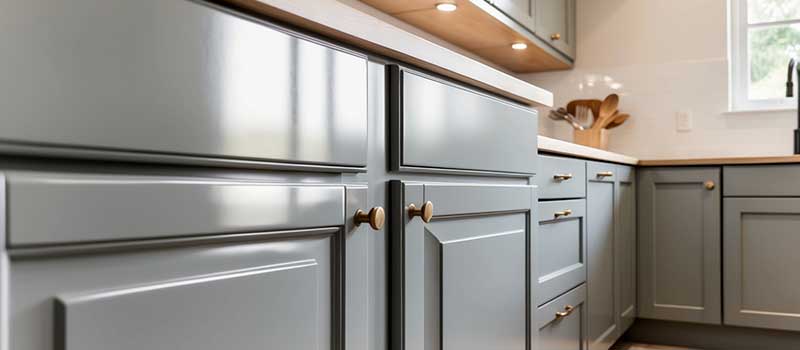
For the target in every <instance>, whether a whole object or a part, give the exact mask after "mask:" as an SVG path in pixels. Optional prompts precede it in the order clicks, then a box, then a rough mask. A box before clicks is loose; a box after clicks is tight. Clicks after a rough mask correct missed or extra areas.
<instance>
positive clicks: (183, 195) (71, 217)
mask: <svg viewBox="0 0 800 350" xmlns="http://www.w3.org/2000/svg"><path fill="white" fill-rule="evenodd" d="M6 194H7V198H6V201H5V203H6V215H7V219H8V221H7V230H8V240H9V241H8V243H9V245H10V246H12V247H15V246H32V245H50V244H62V243H78V242H103V241H114V240H137V239H148V238H158V237H185V236H199V235H210V234H223V233H242V232H265V231H272V230H287V229H302V228H312V227H325V226H341V225H342V224H343V222H344V203H345V201H344V199H345V187H344V186H343V185H295V184H274V183H256V182H230V181H217V180H198V179H186V178H174V177H163V176H123V175H98V174H61V173H49V172H21V171H20V172H18V171H12V172H8V173H6Z"/></svg>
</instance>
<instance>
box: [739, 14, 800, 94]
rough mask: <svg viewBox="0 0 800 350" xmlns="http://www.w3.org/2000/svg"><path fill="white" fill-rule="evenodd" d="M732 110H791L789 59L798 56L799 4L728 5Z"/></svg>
mask: <svg viewBox="0 0 800 350" xmlns="http://www.w3.org/2000/svg"><path fill="white" fill-rule="evenodd" d="M730 5H731V8H730V9H731V11H730V14H731V20H730V65H731V66H730V75H731V91H730V96H731V99H730V101H731V103H730V105H731V109H732V110H751V109H779V108H792V107H793V106H794V105H793V103H792V100H791V99H789V98H786V74H787V69H788V68H787V67H788V64H789V59H790V58H791V57H800V0H730Z"/></svg>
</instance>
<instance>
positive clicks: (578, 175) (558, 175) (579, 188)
mask: <svg viewBox="0 0 800 350" xmlns="http://www.w3.org/2000/svg"><path fill="white" fill-rule="evenodd" d="M536 185H538V186H539V199H554V198H583V197H586V161H583V160H580V159H572V158H562V157H551V156H542V155H540V156H539V172H538V174H537V175H536Z"/></svg>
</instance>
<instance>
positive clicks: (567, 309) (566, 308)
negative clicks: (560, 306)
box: [556, 305, 575, 319]
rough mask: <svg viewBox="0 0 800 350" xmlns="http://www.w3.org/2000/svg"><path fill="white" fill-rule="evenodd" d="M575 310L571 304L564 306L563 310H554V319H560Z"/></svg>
mask: <svg viewBox="0 0 800 350" xmlns="http://www.w3.org/2000/svg"><path fill="white" fill-rule="evenodd" d="M573 311H575V307H574V306H572V305H567V306H564V311H559V312H556V319H562V318H564V317H567V316H569V315H570V314H572V312H573Z"/></svg>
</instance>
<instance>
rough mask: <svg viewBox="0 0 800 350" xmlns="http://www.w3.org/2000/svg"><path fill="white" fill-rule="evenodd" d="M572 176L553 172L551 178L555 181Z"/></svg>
mask: <svg viewBox="0 0 800 350" xmlns="http://www.w3.org/2000/svg"><path fill="white" fill-rule="evenodd" d="M571 178H572V174H555V175H553V179H554V180H556V181H566V180H569V179H571Z"/></svg>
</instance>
